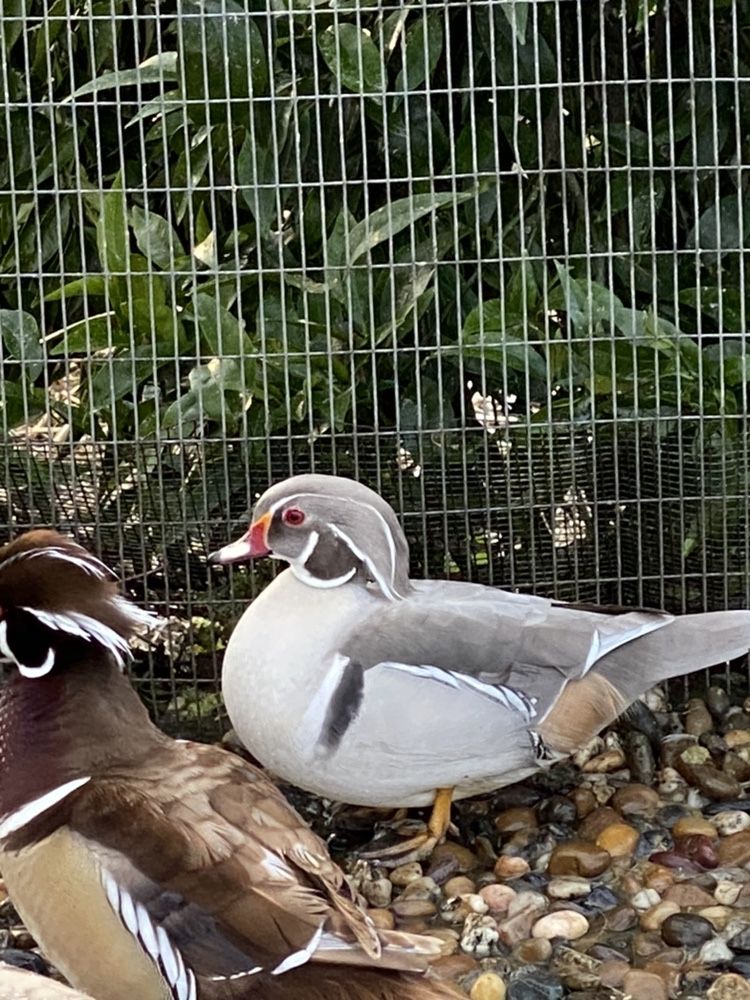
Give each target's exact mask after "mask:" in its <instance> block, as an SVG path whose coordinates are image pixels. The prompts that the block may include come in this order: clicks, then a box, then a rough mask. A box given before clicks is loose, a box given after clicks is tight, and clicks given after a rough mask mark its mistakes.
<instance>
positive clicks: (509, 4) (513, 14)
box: [500, 0, 529, 45]
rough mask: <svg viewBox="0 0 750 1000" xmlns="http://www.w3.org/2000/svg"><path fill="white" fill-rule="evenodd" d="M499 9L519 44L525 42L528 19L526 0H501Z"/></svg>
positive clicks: (527, 3)
mask: <svg viewBox="0 0 750 1000" xmlns="http://www.w3.org/2000/svg"><path fill="white" fill-rule="evenodd" d="M500 9H501V10H502V12H503V14H505V16H506V17H507V19H508V24H509V25H510V26H511V28H512V29H513V32H514V34H515V36H516V38H517V39H518V43H519V44H520V45H525V44H526V25H527V23H528V20H529V2H528V0H503V2H501V4H500Z"/></svg>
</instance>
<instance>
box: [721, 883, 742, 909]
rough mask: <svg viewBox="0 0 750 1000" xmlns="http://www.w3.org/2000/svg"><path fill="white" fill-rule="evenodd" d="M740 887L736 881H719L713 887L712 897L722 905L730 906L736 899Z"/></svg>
mask: <svg viewBox="0 0 750 1000" xmlns="http://www.w3.org/2000/svg"><path fill="white" fill-rule="evenodd" d="M741 888H742V886H740V885H738V884H737V883H736V882H728V881H725V882H719V883H718V884H717V886H716V888H715V889H714V899H715V900H716V902H717V903H721V905H722V906H731V905H732V904H733V903H735V902H736V901H737V897H738V896H739V894H740V890H741Z"/></svg>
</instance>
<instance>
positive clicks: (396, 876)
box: [391, 861, 422, 886]
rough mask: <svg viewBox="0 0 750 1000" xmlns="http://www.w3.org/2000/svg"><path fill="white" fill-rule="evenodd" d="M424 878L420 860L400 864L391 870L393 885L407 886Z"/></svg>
mask: <svg viewBox="0 0 750 1000" xmlns="http://www.w3.org/2000/svg"><path fill="white" fill-rule="evenodd" d="M418 878H422V866H421V865H420V863H419V862H418V861H411V862H409V864H406V865H399V866H398V868H394V869H393V871H392V872H391V882H392V883H393V885H397V886H405V885H408V884H409V883H410V882H414V881H415V880H416V879H418Z"/></svg>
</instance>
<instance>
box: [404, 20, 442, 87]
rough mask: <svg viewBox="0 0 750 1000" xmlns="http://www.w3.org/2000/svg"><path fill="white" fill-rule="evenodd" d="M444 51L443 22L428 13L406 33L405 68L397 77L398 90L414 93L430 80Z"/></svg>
mask: <svg viewBox="0 0 750 1000" xmlns="http://www.w3.org/2000/svg"><path fill="white" fill-rule="evenodd" d="M442 51H443V22H442V19H441V18H440V17H439V16H435V12H434V11H431V12H429V13H426V14H425V15H424V16H423V17H421V18H419V20H417V21H415V22H414V23H412V24H411V25H410V26H409V28H408V30H407V32H406V55H405V57H404V68H403V69H402V70H401V72H400V73H399V74H398V76H397V77H396V90H406V91H413V90H416V89H417V87H420V86H421V85H422V84H423V83H424V81H425V80H427V79H430V77H431V76H432V74H433V73H434V71H435V67H436V66H437V63H438V59H439V58H440V56H441V54H442Z"/></svg>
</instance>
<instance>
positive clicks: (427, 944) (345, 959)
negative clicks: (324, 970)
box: [312, 930, 442, 973]
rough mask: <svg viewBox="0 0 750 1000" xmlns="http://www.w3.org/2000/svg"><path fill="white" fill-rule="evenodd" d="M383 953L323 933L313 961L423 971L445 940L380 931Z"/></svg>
mask: <svg viewBox="0 0 750 1000" xmlns="http://www.w3.org/2000/svg"><path fill="white" fill-rule="evenodd" d="M378 934H379V938H380V954H379V956H378V957H377V958H373V957H372V955H370V954H368V952H366V951H364V950H363V949H362V948H361V947H358V944H355V943H352V944H347V943H346V942H344V941H342V940H341V939H340V938H338V937H334V936H333V935H325V934H324V935H323V937H322V939H321V941H320V944H319V945H318V948H317V950H316V951H315V953H314V954H313V958H312V960H313V962H314V963H315V964H316V965H317V964H325V965H348V966H357V967H359V968H374V969H379V970H383V969H385V970H389V971H394V972H416V973H420V972H424V971H425V969H426V968H427V967H428V965H429V963H430V962H432V961H434V960H435V959H436V958H439V957H440V948H441V944H442V942H440V941H439V940H438V939H437V938H434V937H428V936H427V935H423V934H406V933H404V932H403V931H384V930H381V931H379V932H378Z"/></svg>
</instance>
